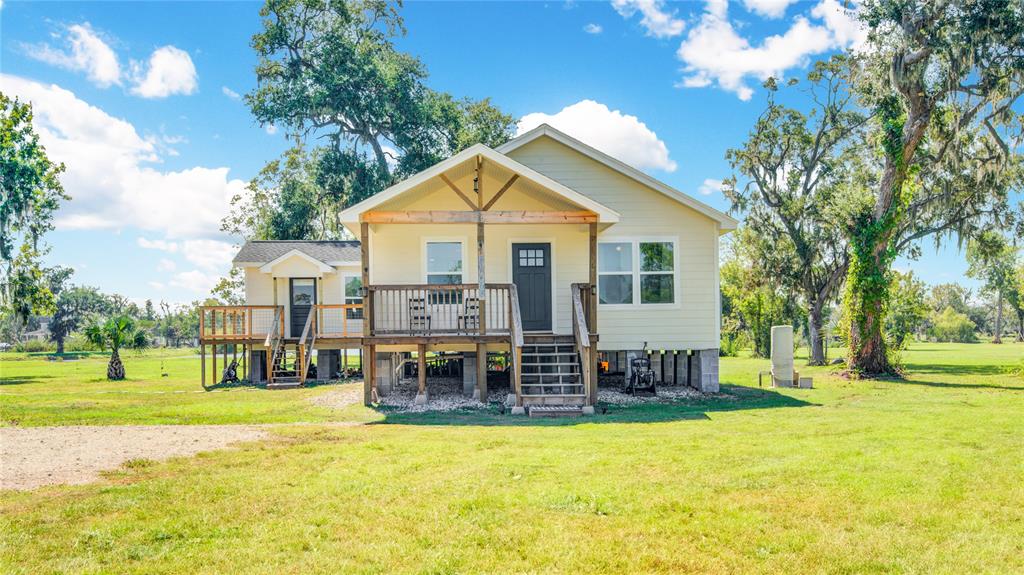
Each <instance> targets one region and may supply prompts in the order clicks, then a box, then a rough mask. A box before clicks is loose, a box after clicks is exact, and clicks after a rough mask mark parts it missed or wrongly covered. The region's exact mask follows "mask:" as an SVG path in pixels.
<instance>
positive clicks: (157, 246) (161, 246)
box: [135, 237, 178, 254]
mask: <svg viewBox="0 0 1024 575" xmlns="http://www.w3.org/2000/svg"><path fill="white" fill-rule="evenodd" d="M135 243H136V244H138V246H139V247H140V248H146V249H147V250H161V251H165V252H170V253H172V254H173V253H175V252H177V251H178V244H176V243H175V242H169V241H167V240H150V239H146V238H143V237H139V238H138V239H137V240H135Z"/></svg>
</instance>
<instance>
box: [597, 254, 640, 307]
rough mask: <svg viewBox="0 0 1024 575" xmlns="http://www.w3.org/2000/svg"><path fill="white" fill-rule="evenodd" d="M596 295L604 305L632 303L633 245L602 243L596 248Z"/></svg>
mask: <svg viewBox="0 0 1024 575" xmlns="http://www.w3.org/2000/svg"><path fill="white" fill-rule="evenodd" d="M597 294H598V296H597V297H598V301H599V302H600V303H602V304H605V305H615V304H632V303H633V244H632V243H630V242H602V243H599V244H598V248H597Z"/></svg>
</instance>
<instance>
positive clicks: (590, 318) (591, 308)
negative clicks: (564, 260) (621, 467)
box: [584, 223, 598, 405]
mask: <svg viewBox="0 0 1024 575" xmlns="http://www.w3.org/2000/svg"><path fill="white" fill-rule="evenodd" d="M587 299H588V300H589V304H590V305H588V306H587V331H588V332H589V333H590V365H589V366H586V367H584V369H589V370H590V389H588V390H587V396H588V397H587V400H588V405H597V379H598V369H597V359H598V353H597V223H591V224H590V293H589V294H588V295H587Z"/></svg>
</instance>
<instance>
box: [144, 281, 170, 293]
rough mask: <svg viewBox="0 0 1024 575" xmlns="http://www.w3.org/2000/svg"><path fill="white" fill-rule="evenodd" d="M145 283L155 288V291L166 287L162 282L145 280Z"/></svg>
mask: <svg viewBox="0 0 1024 575" xmlns="http://www.w3.org/2000/svg"><path fill="white" fill-rule="evenodd" d="M146 284H147V285H148V286H149V287H151V288H153V289H155V290H157V291H163V290H165V289H167V286H166V285H164V283H163V282H156V281H150V282H146Z"/></svg>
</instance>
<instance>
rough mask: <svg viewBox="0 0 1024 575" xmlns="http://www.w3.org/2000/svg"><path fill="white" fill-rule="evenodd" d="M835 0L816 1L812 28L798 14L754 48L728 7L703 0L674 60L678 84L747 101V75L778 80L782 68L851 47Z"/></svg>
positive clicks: (714, 0) (845, 19)
mask: <svg viewBox="0 0 1024 575" xmlns="http://www.w3.org/2000/svg"><path fill="white" fill-rule="evenodd" d="M837 7H838V4H836V0H822V1H821V3H820V4H818V5H816V6H815V8H814V9H813V10H812V11H811V16H813V17H815V18H818V19H823V20H824V25H817V24H813V23H811V21H810V20H809V19H808V18H807V17H806V16H804V15H800V16H796V17H795V18H794V19H793V21H792V24H791V25H790V27H789V29H788V30H786V32H785V33H783V34H780V35H773V36H768V37H767V38H765V39H764V40H763V41H762V42H761V43H760V45H757V46H754V45H751V43H750V41H749V40H747V39H746V38H744V37H742V36H740V35H739V34H738V33H737V32H736V29H735V28H734V27H733V25H732V22H730V21H729V19H728V15H727V8H728V3H727V2H726V1H725V0H709V1H708V2H707V5H706V9H705V12H704V15H703V16H702V17H701V20H700V23H699V24H698V25H697V26H696V27H695V28H694V29H692V30H691V31H690V33H689V35H688V36H687V37H686V39H685V40H684V41H683V42H682V44H680V46H679V49H678V50H677V51H676V56H677V57H678V58H679V60H680V61H682V62H683V72H684V73H685V74H686V75H685V76H684V77H683V79H682V81H681V82H680V86H682V87H686V88H695V87H705V86H710V85H712V84H716V85H717V86H718V87H720V88H722V89H724V90H728V91H730V92H735V93H736V94H737V95H738V96H739V97H740V99H741V100H749V99H750V97H751V96H752V95H753V90H752V89H751V88H750V86H749V85H748V83H747V80H748V78H749V77H753V78H756V79H758V80H761V81H763V80H765V79H767V78H768V77H770V76H781V75H782V74H783V73H784V72H785V70H787V69H789V68H792V67H794V66H802V65H805V64H806V63H807V62H808V60H809V57H810V56H812V55H816V54H821V53H824V52H827V51H829V50H832V49H836V48H841V47H844V46H846V45H848V44H849V43H851V42H852V41H853V39H854V37H855V35H854V33H853V32H852V31H851V29H850V26H851V24H850V22H849V15H848V14H842V13H838V12H837V11H836V8H837Z"/></svg>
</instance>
